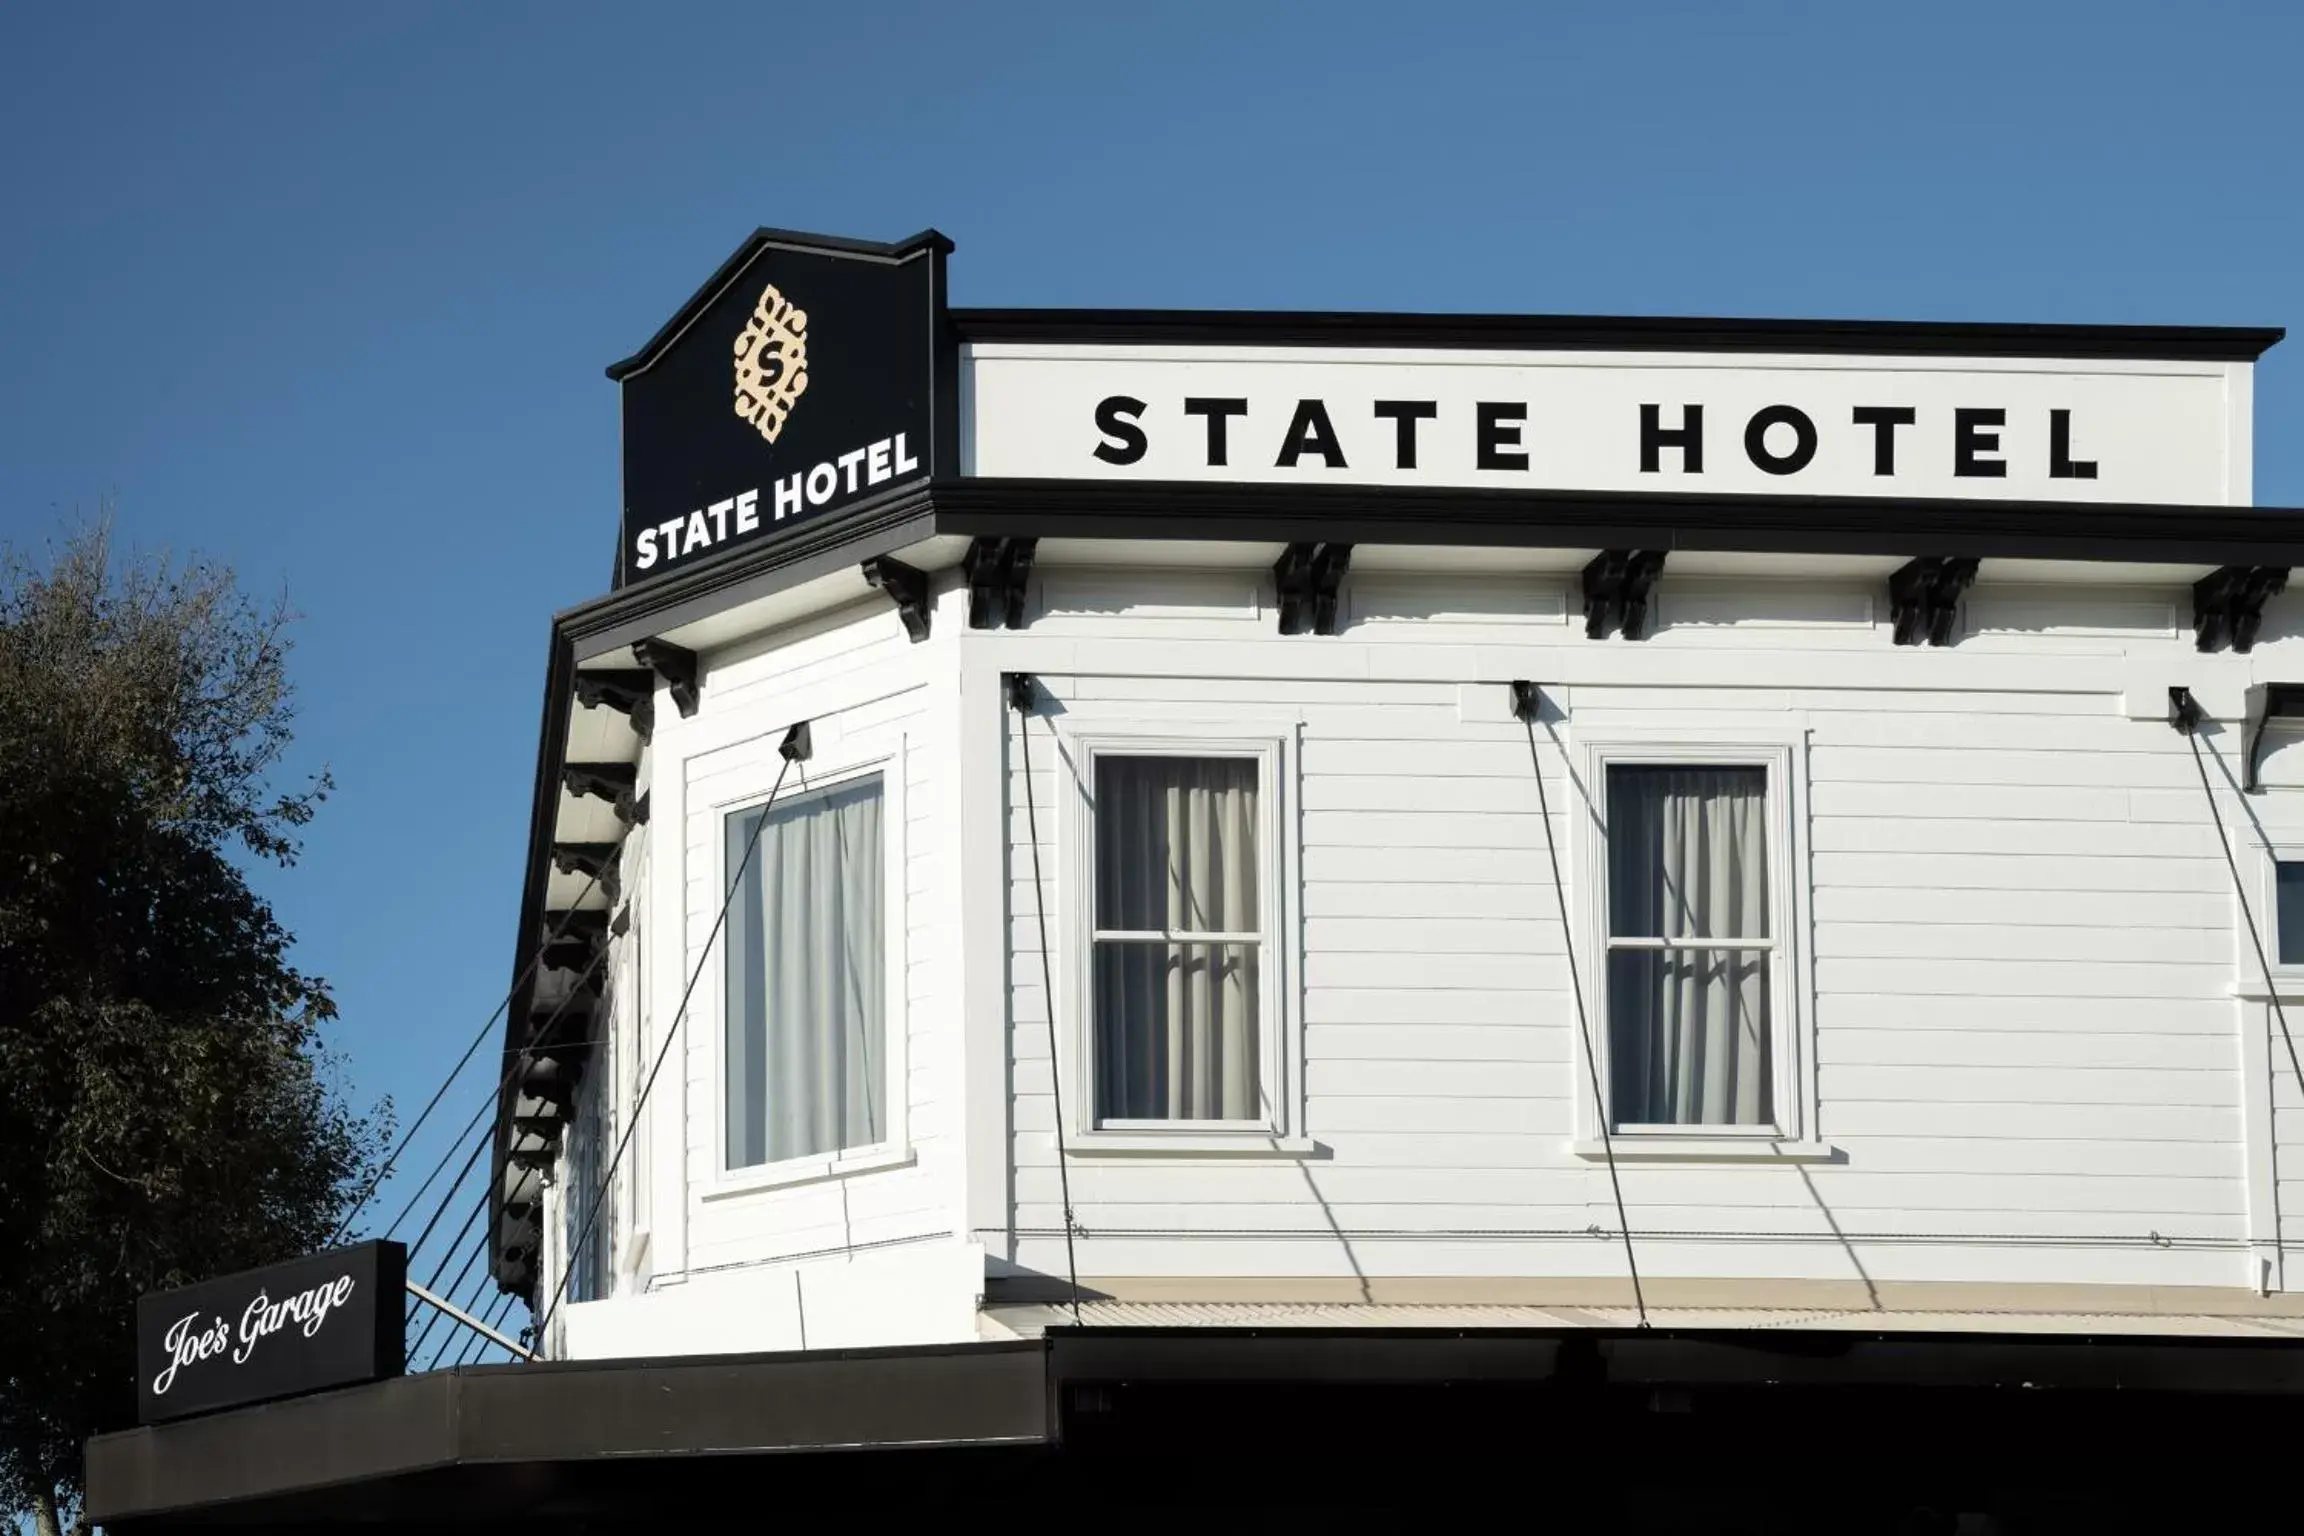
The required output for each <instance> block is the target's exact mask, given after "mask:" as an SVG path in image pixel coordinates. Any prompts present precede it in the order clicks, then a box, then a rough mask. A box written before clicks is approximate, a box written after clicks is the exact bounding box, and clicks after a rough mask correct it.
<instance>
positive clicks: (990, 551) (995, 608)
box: [960, 538, 1040, 629]
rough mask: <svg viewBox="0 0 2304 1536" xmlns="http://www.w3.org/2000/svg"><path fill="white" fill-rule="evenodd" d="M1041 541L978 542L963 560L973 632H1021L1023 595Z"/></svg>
mask: <svg viewBox="0 0 2304 1536" xmlns="http://www.w3.org/2000/svg"><path fill="white" fill-rule="evenodd" d="M1039 547H1040V541H1039V540H1038V539H989V538H987V539H975V540H972V541H971V542H970V543H969V545H968V552H967V553H966V554H964V555H962V556H961V557H960V573H961V575H962V576H963V577H965V578H966V579H967V582H968V627H969V628H970V629H1022V628H1023V627H1024V593H1025V588H1026V587H1027V586H1028V585H1029V583H1030V582H1031V579H1032V557H1033V555H1034V554H1035V553H1036V552H1037V551H1038V549H1039Z"/></svg>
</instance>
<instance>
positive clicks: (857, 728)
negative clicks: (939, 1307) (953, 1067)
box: [653, 601, 960, 1272]
mask: <svg viewBox="0 0 2304 1536" xmlns="http://www.w3.org/2000/svg"><path fill="white" fill-rule="evenodd" d="M802 718H806V719H809V720H810V721H811V722H812V726H813V729H814V732H815V736H816V741H817V753H818V755H817V758H816V759H815V760H814V761H812V762H811V763H810V764H806V765H802V766H801V767H800V769H799V770H798V771H797V772H794V773H792V774H791V775H789V776H787V777H786V779H785V781H784V783H785V790H786V792H787V793H791V792H794V791H797V790H799V789H801V788H802V787H803V786H804V784H805V783H806V777H807V774H808V773H809V771H810V770H811V769H812V770H814V771H815V772H816V773H818V774H823V773H825V772H827V771H831V772H837V771H838V769H839V767H840V764H841V760H842V754H843V752H844V751H845V750H847V749H846V747H845V746H844V744H845V743H848V742H859V743H871V744H875V745H877V746H880V747H886V746H888V745H891V744H893V743H894V742H895V741H896V740H897V739H898V738H899V737H907V738H908V739H909V740H908V746H907V749H906V750H905V752H904V754H903V764H904V786H903V787H904V796H903V799H904V817H903V821H902V823H901V825H898V824H896V823H894V822H891V823H890V824H889V825H887V826H886V827H885V829H884V835H885V836H887V837H890V838H901V839H902V848H903V855H904V878H903V885H904V892H903V906H902V913H901V921H902V930H901V941H902V943H903V945H904V959H905V968H904V976H903V984H902V994H903V995H902V997H901V998H900V999H898V998H891V999H890V1000H889V1001H890V1004H891V1009H890V1019H891V1024H892V1025H893V1023H894V1021H895V1019H896V1018H898V1017H899V1016H900V1017H901V1018H902V1020H903V1023H904V1028H905V1039H904V1042H903V1043H904V1048H905V1092H906V1102H905V1105H904V1109H905V1120H906V1125H905V1131H906V1150H907V1151H908V1152H909V1154H910V1161H909V1163H908V1164H906V1165H903V1166H898V1167H894V1168H890V1169H886V1170H883V1171H878V1172H875V1173H874V1174H872V1175H871V1176H869V1177H860V1178H854V1179H848V1180H817V1181H813V1182H799V1183H792V1184H787V1185H783V1186H769V1187H745V1186H744V1184H743V1182H742V1181H743V1179H744V1175H743V1174H741V1173H736V1174H725V1175H724V1174H723V1173H722V1171H721V1169H722V1161H723V1148H722V1146H721V1144H720V1134H721V1133H720V1119H719V1115H718V1105H719V1102H720V1094H721V1087H722V1085H721V1082H720V1071H721V1067H720V1063H721V1060H722V1058H721V1052H720V1039H721V1031H722V1029H723V1028H724V1025H723V1015H722V1012H721V1005H720V976H721V965H722V963H723V957H724V955H725V952H726V951H725V948H724V936H723V937H722V938H721V939H719V940H715V939H714V938H713V933H712V930H713V925H714V923H715V920H716V919H717V917H718V915H719V912H720V908H721V904H722V901H723V899H724V896H725V889H724V887H723V886H722V885H721V884H720V881H721V879H722V878H723V871H722V870H721V869H720V864H721V839H722V836H723V832H722V822H721V814H722V813H721V810H720V806H721V805H723V804H724V803H725V802H727V801H730V800H738V799H743V798H747V797H757V796H760V795H764V794H765V793H766V792H767V790H768V789H769V788H770V787H771V785H772V784H774V783H775V781H776V776H777V771H778V769H779V767H780V766H781V765H780V762H779V759H778V758H777V756H776V752H775V748H776V746H777V744H778V742H780V741H781V740H782V737H783V733H784V731H785V728H786V727H788V726H789V725H790V724H791V723H792V722H793V721H794V720H797V719H802ZM938 719H939V714H938V700H937V698H936V695H935V693H934V691H933V690H932V689H931V688H929V687H928V686H926V682H925V674H924V671H923V665H922V661H921V657H920V654H919V652H918V651H917V650H916V649H915V648H914V647H913V646H912V645H911V644H910V642H909V640H908V638H907V637H906V636H905V634H904V631H903V628H902V626H901V624H900V623H899V622H898V621H897V620H896V618H895V616H894V614H893V613H892V612H891V611H890V610H889V609H888V607H887V606H886V605H885V604H884V603H880V602H878V601H874V602H872V603H868V604H859V605H855V606H851V607H847V608H843V609H841V610H839V611H837V612H835V613H832V614H828V615H823V616H820V617H819V618H817V619H814V620H810V621H807V622H805V623H802V624H797V625H793V626H790V627H788V628H786V629H783V630H780V631H777V632H774V633H772V634H771V635H769V636H767V637H764V638H762V639H760V640H757V641H752V642H747V643H745V644H742V645H738V646H733V647H730V648H729V649H727V650H725V651H722V652H719V653H716V654H714V655H712V656H711V657H709V658H708V664H707V666H706V668H705V672H704V692H703V703H702V707H701V708H700V709H699V711H698V713H697V715H696V716H695V717H694V719H693V720H692V721H677V720H666V719H663V718H659V721H658V725H657V735H656V740H655V743H654V747H653V750H654V752H655V754H656V757H657V763H658V769H657V771H658V772H659V773H660V774H662V773H667V772H679V773H681V774H682V776H683V782H684V785H685V795H684V799H685V811H686V822H687V825H686V829H685V845H684V848H683V852H684V855H685V864H684V869H683V883H684V886H685V889H686V907H687V910H686V913H685V919H686V931H687V946H686V962H685V963H686V967H689V968H692V967H694V966H696V965H697V963H698V962H699V960H700V959H701V960H702V962H703V969H702V973H701V976H700V979H699V984H698V986H697V988H696V992H695V997H694V1001H693V1003H692V1005H691V1008H690V1013H689V1016H688V1019H687V1023H686V1025H685V1030H684V1033H685V1045H686V1049H685V1052H684V1056H685V1069H686V1081H685V1084H684V1088H685V1094H686V1099H685V1114H686V1125H687V1135H686V1148H687V1169H688V1189H689V1199H688V1203H687V1212H686V1232H685V1252H684V1256H683V1257H684V1263H685V1266H686V1268H687V1269H689V1270H691V1271H697V1272H701V1271H709V1270H714V1269H718V1268H725V1267H729V1266H732V1265H742V1264H753V1263H769V1262H774V1261H776V1260H778V1259H781V1258H785V1257H788V1256H791V1255H795V1254H821V1253H825V1252H828V1251H829V1252H837V1251H845V1250H849V1249H852V1248H856V1247H861V1246H868V1245H880V1244H886V1243H892V1242H903V1241H906V1240H909V1239H914V1238H919V1237H924V1236H929V1235H935V1234H939V1233H946V1232H949V1231H950V1230H951V1228H952V1226H953V1223H954V1222H955V1220H956V1211H955V1207H954V1205H953V1203H952V1199H951V1190H952V1189H953V1188H954V1187H955V1185H956V1182H957V1170H956V1168H955V1166H954V1160H955V1159H957V1158H958V1157H959V1155H960V1142H959V1117H958V1107H957V1105H956V1104H955V1102H954V1098H955V1095H954V1092H953V1090H952V1087H951V1085H950V1083H949V1077H950V1073H949V1068H948V1065H947V1060H948V1057H949V1054H950V1047H949V1044H948V1042H947V1040H946V1039H945V1038H944V1034H945V1023H944V1020H945V1019H946V1017H947V1016H948V1014H949V1012H950V1009H951V1006H952V1003H951V999H952V998H953V997H954V996H956V993H957V989H958V983H959V978H958V976H957V975H956V974H954V971H953V966H952V964H951V962H950V960H949V958H948V957H949V954H950V952H951V950H952V947H953V945H954V944H955V943H956V935H955V934H954V933H953V931H952V929H953V923H954V919H953V915H952V913H951V911H950V904H949V903H948V902H947V901H945V900H943V899H942V892H943V890H944V888H945V885H946V883H947V880H948V861H949V859H950V857H951V855H950V852H949V842H950V839H951V838H952V837H953V836H954V835H955V834H956V830H957V829H955V828H953V827H951V826H950V825H949V821H948V818H946V817H945V816H943V815H942V814H941V813H940V811H939V806H938V799H939V796H940V794H941V793H942V785H943V782H944V777H945V775H947V774H949V772H950V771H951V766H950V765H951V762H952V755H951V753H950V752H948V751H944V750H939V743H938V742H937V741H936V740H935V739H934V737H933V735H932V734H931V733H932V732H933V731H934V730H935V729H936V728H937V724H936V722H937V721H938ZM897 937H898V935H897V934H896V933H894V932H891V933H890V939H891V940H892V941H893V940H895V939H896V938H897ZM708 943H709V944H710V946H711V947H710V950H709V952H707V944H708ZM686 979H687V978H686V975H685V974H683V975H682V976H681V977H679V978H677V979H676V981H675V984H674V985H675V990H674V992H673V996H674V997H675V998H676V997H677V988H678V987H679V986H681V985H684V984H685V982H686ZM657 996H658V998H659V999H660V1000H661V999H662V997H663V992H662V991H661V989H660V988H659V990H658V992H657ZM899 1004H900V1006H901V1013H900V1015H899V1013H898V1011H897V1007H898V1005H899ZM660 1091H661V1090H660ZM658 1262H659V1264H667V1261H666V1260H661V1259H660V1260H659V1261H658ZM668 1267H677V1264H676V1263H674V1264H669V1265H668Z"/></svg>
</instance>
